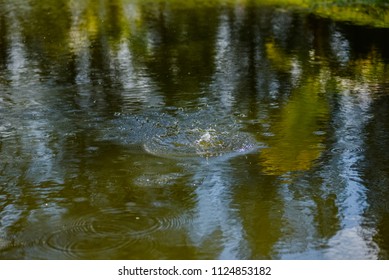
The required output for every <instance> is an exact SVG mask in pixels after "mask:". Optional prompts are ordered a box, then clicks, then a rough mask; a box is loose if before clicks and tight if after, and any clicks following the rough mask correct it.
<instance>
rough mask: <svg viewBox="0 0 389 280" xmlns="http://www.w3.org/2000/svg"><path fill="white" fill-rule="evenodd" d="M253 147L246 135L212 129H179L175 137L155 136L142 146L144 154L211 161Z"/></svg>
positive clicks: (169, 134)
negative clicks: (207, 158)
mask: <svg viewBox="0 0 389 280" xmlns="http://www.w3.org/2000/svg"><path fill="white" fill-rule="evenodd" d="M254 147H255V144H254V141H253V140H252V138H251V137H250V135H248V134H245V133H242V132H238V131H229V130H218V129H216V128H206V129H203V128H192V129H181V130H178V131H177V133H175V134H173V133H167V134H164V135H156V136H154V137H152V138H151V139H150V140H149V141H147V142H146V143H145V144H144V148H145V150H146V151H147V152H148V153H150V154H153V155H157V156H167V157H196V156H200V157H215V156H221V155H224V154H226V153H231V152H245V151H249V150H252V149H253V148H254Z"/></svg>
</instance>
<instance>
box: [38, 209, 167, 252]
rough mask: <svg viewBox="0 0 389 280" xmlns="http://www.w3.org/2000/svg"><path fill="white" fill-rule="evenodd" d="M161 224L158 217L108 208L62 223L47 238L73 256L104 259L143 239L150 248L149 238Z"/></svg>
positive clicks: (57, 249) (52, 246)
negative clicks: (69, 222)
mask: <svg viewBox="0 0 389 280" xmlns="http://www.w3.org/2000/svg"><path fill="white" fill-rule="evenodd" d="M159 227H160V222H159V220H158V219H157V218H153V217H149V216H146V215H142V214H140V213H131V212H128V211H127V212H126V210H124V209H116V208H111V209H104V210H101V211H99V212H98V213H91V214H89V215H86V216H83V217H81V218H79V219H78V220H77V221H75V222H73V223H71V224H69V225H65V226H62V228H61V229H59V230H57V231H54V232H53V233H51V234H50V235H49V236H47V237H46V239H45V244H46V245H47V246H48V247H49V248H50V249H53V250H56V251H60V252H62V253H64V254H65V255H67V256H69V257H71V258H83V257H86V258H89V257H90V256H93V258H104V257H105V256H107V255H110V254H109V253H110V252H117V251H119V249H122V248H124V247H127V248H128V247H129V246H131V244H135V243H139V242H142V246H143V247H144V248H145V250H147V243H148V241H147V237H148V236H149V234H150V233H152V232H153V231H156V230H158V228H159ZM145 240H146V241H145ZM143 243H145V244H143ZM150 246H151V247H152V246H153V245H152V244H149V247H150Z"/></svg>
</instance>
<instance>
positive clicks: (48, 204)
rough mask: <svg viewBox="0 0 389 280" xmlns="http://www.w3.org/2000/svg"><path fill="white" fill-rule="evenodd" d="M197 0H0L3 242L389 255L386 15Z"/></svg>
mask: <svg viewBox="0 0 389 280" xmlns="http://www.w3.org/2000/svg"><path fill="white" fill-rule="evenodd" d="M200 2H201V1H200ZM200 2H199V3H197V5H196V6H194V5H193V4H190V3H189V4H188V3H187V4H182V3H181V4H178V3H176V2H175V1H158V3H154V4H153V5H151V4H150V3H145V2H141V1H139V2H137V1H88V0H84V1H65V0H63V1H55V2H53V1H28V2H24V1H16V2H12V1H2V2H1V3H0V115H1V117H0V258H2V259H40V258H42V259H355V258H357V259H379V258H380V259H386V258H388V250H389V248H388V246H389V245H388V244H389V240H388V238H387V236H388V227H389V226H388V209H389V207H388V203H387V201H386V200H385V198H386V197H387V196H388V193H387V181H388V176H389V174H388V170H387V167H386V164H385V163H386V161H387V157H386V156H387V152H386V150H387V149H386V147H387V145H388V144H389V143H387V135H386V134H387V129H386V128H387V126H388V123H387V121H386V120H387V113H386V110H385V109H386V107H387V103H388V100H387V93H388V78H387V77H388V67H387V63H388V53H387V49H388V46H387V41H386V40H385V38H386V37H388V36H387V35H389V34H388V31H387V29H384V28H381V29H379V28H373V27H363V26H356V25H354V24H352V23H347V24H345V23H340V22H337V21H334V20H331V19H330V18H327V19H323V18H321V17H317V16H315V14H312V13H311V14H308V13H305V12H304V11H302V10H295V9H292V8H290V7H284V8H280V7H279V6H278V7H272V6H263V7H262V6H260V5H258V4H255V2H254V1H247V2H239V3H235V4H223V5H222V4H217V5H216V4H212V5H211V4H208V5H205V4H204V3H203V4H204V5H202V4H201V3H200ZM334 18H336V16H334ZM358 23H360V22H359V21H358ZM377 25H378V24H377Z"/></svg>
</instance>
